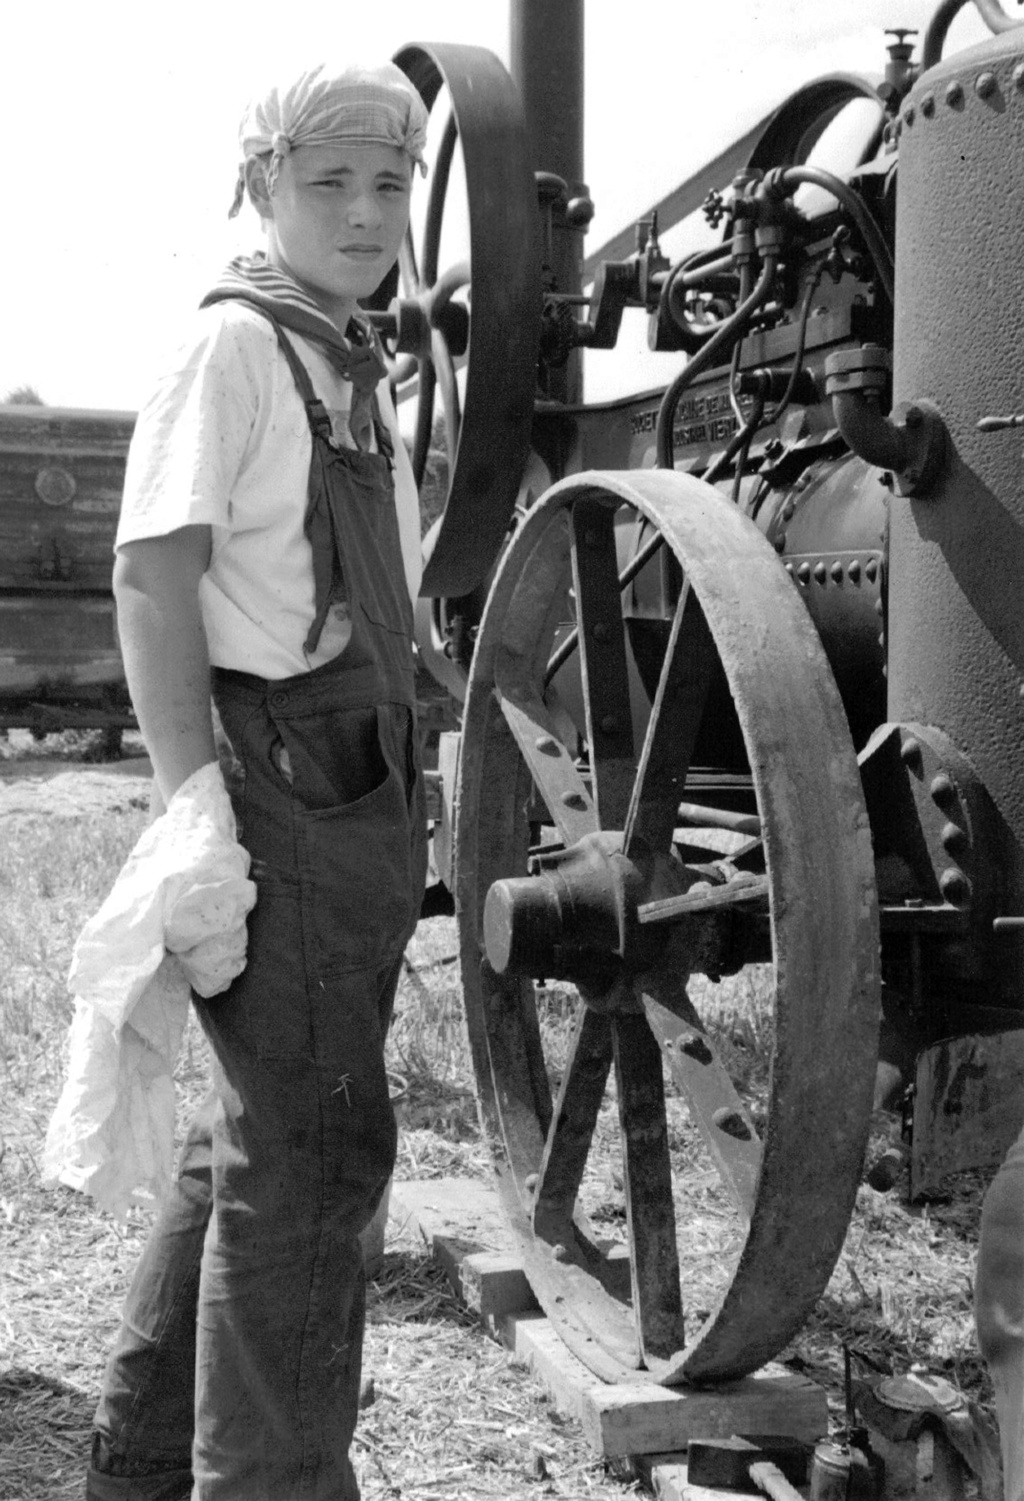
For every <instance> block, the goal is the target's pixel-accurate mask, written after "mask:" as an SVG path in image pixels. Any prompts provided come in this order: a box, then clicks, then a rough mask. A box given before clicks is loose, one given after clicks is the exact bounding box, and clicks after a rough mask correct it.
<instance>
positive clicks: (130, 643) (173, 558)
mask: <svg viewBox="0 0 1024 1501" xmlns="http://www.w3.org/2000/svg"><path fill="white" fill-rule="evenodd" d="M210 547H211V532H210V528H209V527H208V526H185V527H181V528H179V530H178V531H175V532H169V533H168V534H167V535H166V536H164V537H150V538H146V539H145V540H144V541H140V542H129V543H127V544H126V545H125V546H124V547H122V548H120V549H119V550H118V553H117V557H116V560H115V562H114V597H115V599H116V601H117V622H118V633H119V635H120V638H121V655H122V657H123V658H124V666H125V676H126V677H127V679H128V689H129V692H130V693H131V697H132V703H133V705H134V707H135V713H136V715H137V717H138V721H139V728H140V729H141V731H142V735H143V739H144V740H145V742H146V749H147V750H148V751H149V755H150V758H151V760H152V762H153V772H154V776H155V778H156V783H157V787H158V788H159V791H160V794H161V796H162V798H163V801H164V803H165V804H166V803H169V802H170V800H171V798H172V797H173V795H174V793H175V792H176V791H177V789H178V788H179V787H180V786H181V784H182V782H184V781H186V780H187V778H188V777H190V776H191V775H192V773H193V772H194V771H198V770H199V768H200V767H201V766H205V765H206V764H207V762H209V761H215V760H216V759H217V751H216V747H215V745H214V738H213V723H212V718H211V714H210V658H209V653H208V651H207V646H206V635H205V633H204V630H203V620H202V613H201V611H200V606H199V581H200V579H201V578H202V576H203V574H204V573H205V572H206V569H207V568H208V566H209V562H210Z"/></svg>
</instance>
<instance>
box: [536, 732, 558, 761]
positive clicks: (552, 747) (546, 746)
mask: <svg viewBox="0 0 1024 1501" xmlns="http://www.w3.org/2000/svg"><path fill="white" fill-rule="evenodd" d="M533 743H534V745H535V746H536V747H537V749H538V750H539V751H540V752H541V754H542V755H545V756H557V755H558V741H557V740H555V739H553V738H552V736H550V735H541V736H539V738H538V739H537V740H535V741H534V742H533Z"/></svg>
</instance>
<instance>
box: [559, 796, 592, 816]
mask: <svg viewBox="0 0 1024 1501" xmlns="http://www.w3.org/2000/svg"><path fill="white" fill-rule="evenodd" d="M562 802H563V804H564V805H565V807H567V808H575V809H576V811H577V812H578V813H583V812H585V811H586V806H587V800H586V798H585V797H584V796H583V794H582V792H563V793H562Z"/></svg>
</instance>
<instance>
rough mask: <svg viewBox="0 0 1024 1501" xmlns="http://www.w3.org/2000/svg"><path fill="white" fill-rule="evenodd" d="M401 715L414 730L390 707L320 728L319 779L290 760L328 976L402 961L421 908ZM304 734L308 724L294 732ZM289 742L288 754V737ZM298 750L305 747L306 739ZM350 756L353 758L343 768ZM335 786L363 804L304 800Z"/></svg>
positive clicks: (303, 873) (315, 925)
mask: <svg viewBox="0 0 1024 1501" xmlns="http://www.w3.org/2000/svg"><path fill="white" fill-rule="evenodd" d="M395 713H398V714H400V715H401V716H404V719H405V721H406V722H407V723H408V722H409V721H410V716H409V711H408V710H406V709H394V708H392V706H390V705H383V706H380V707H377V708H374V709H370V710H355V711H344V712H343V713H340V714H329V715H326V716H324V717H323V718H322V719H320V720H319V721H318V728H319V729H322V730H323V731H324V732H325V733H326V734H327V736H328V737H329V741H330V744H329V745H325V746H323V747H322V751H323V754H322V757H318V758H317V759H319V761H320V765H319V767H318V768H317V771H318V775H317V776H316V777H315V778H313V777H311V775H310V773H309V767H308V765H307V764H306V762H304V761H300V760H299V759H298V757H297V755H296V753H294V752H293V753H291V761H292V769H293V773H294V778H295V780H294V784H293V793H294V796H295V798H296V800H297V803H298V806H297V807H296V818H297V832H298V836H299V837H298V856H299V871H300V880H301V885H302V890H303V902H304V906H305V919H304V920H305V923H306V925H307V927H306V931H307V933H308V934H309V936H310V938H311V940H312V953H311V956H310V957H311V958H312V960H313V962H314V963H315V964H316V966H317V968H318V969H319V970H320V971H321V972H328V971H332V970H352V969H363V968H373V969H379V968H380V967H381V966H382V965H384V964H385V963H387V962H388V961H389V959H390V958H391V957H393V956H394V953H395V949H396V947H397V945H399V944H400V943H401V942H402V941H403V940H404V937H405V934H406V933H407V932H408V931H409V928H410V927H411V926H412V924H413V922H414V921H415V917H416V912H417V911H418V908H419V902H420V898H421V892H420V891H419V888H418V882H417V880H416V872H415V870H414V868H413V859H412V854H413V845H414V842H415V841H414V839H413V830H412V827H411V821H410V811H409V788H408V773H407V767H406V755H405V752H404V749H403V751H402V754H401V756H399V755H398V754H397V748H398V743H399V737H398V736H396V735H395V733H394V726H393V725H392V723H391V718H392V717H393V716H394V714H395ZM367 716H371V719H372V729H373V735H372V740H371V737H370V736H369V734H368V729H369V727H370V723H371V720H368V719H367ZM296 729H301V724H300V725H296V724H295V723H294V722H293V723H292V724H291V725H289V726H288V730H289V731H290V732H291V731H295V730H296ZM284 741H285V745H286V746H289V745H290V743H291V741H292V736H291V734H290V733H289V734H285V735H284ZM295 743H296V744H297V745H300V744H301V736H299V737H298V738H297V739H296V741H295ZM346 746H347V747H348V751H349V752H350V753H351V754H350V756H349V758H348V759H347V764H345V765H342V761H344V760H345V759H346V752H345V750H344V749H343V747H346ZM306 748H307V749H308V743H307V747H306ZM328 786H330V787H331V788H332V790H333V791H334V792H335V793H337V792H338V791H341V790H342V789H344V790H346V791H349V792H351V791H356V792H357V795H356V796H355V797H346V798H340V797H336V798H335V800H334V801H333V802H332V803H330V804H327V803H326V802H325V801H324V800H322V798H319V799H317V800H316V801H312V800H311V799H310V798H309V797H308V796H307V795H305V793H308V791H309V790H310V789H311V788H314V787H315V788H316V789H317V790H318V792H319V793H321V794H322V793H323V792H324V791H326V789H327V787H328ZM304 787H305V793H304ZM360 787H361V790H360Z"/></svg>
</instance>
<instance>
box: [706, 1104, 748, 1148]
mask: <svg viewBox="0 0 1024 1501" xmlns="http://www.w3.org/2000/svg"><path fill="white" fill-rule="evenodd" d="M711 1119H712V1120H713V1121H714V1123H715V1125H716V1126H717V1127H718V1129H719V1131H722V1132H724V1134H725V1135H726V1136H732V1137H734V1138H735V1139H736V1140H737V1141H749V1140H750V1127H749V1126H748V1125H747V1123H746V1121H745V1120H744V1119H743V1117H742V1115H740V1113H739V1111H738V1110H730V1109H729V1107H728V1105H723V1106H722V1107H721V1108H720V1109H718V1110H716V1111H715V1113H714V1115H713V1116H712V1117H711Z"/></svg>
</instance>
